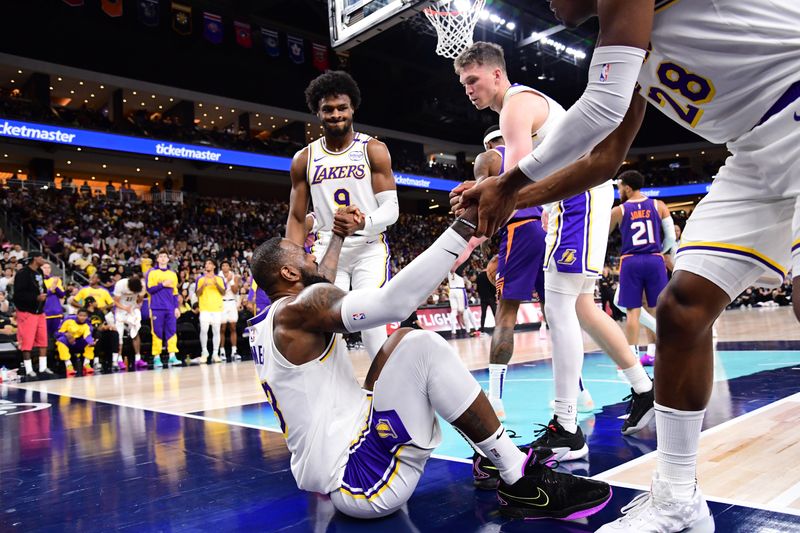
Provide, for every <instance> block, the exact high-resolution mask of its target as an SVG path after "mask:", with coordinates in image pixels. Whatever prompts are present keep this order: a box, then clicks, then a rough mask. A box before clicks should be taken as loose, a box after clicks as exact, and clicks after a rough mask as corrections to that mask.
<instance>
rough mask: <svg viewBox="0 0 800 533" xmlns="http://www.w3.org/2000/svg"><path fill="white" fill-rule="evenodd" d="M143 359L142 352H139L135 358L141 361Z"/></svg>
mask: <svg viewBox="0 0 800 533" xmlns="http://www.w3.org/2000/svg"><path fill="white" fill-rule="evenodd" d="M141 359H142V354H140V353H137V354H136V355H135V356H134V360H135V361H140V360H141Z"/></svg>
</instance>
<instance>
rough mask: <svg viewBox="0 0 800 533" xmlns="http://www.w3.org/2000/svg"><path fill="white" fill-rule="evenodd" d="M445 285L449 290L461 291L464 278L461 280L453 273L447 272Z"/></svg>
mask: <svg viewBox="0 0 800 533" xmlns="http://www.w3.org/2000/svg"><path fill="white" fill-rule="evenodd" d="M447 285H448V286H449V287H450V289H463V288H464V278H462V277H461V276H459V275H458V274H456V273H455V272H449V273H448V274H447Z"/></svg>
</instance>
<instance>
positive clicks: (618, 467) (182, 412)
mask: <svg viewBox="0 0 800 533" xmlns="http://www.w3.org/2000/svg"><path fill="white" fill-rule="evenodd" d="M717 330H718V345H719V346H720V349H721V350H725V351H727V352H729V353H732V352H737V351H741V352H743V353H744V352H747V350H748V349H757V350H759V351H753V352H752V353H753V354H754V355H753V357H762V358H763V357H766V356H765V355H764V354H770V353H779V352H778V351H775V352H772V351H771V350H780V353H782V354H783V355H782V356H783V357H784V360H785V361H787V362H788V364H787V365H784V367H783V368H779V369H771V370H769V371H767V372H766V373H765V372H759V367H758V365H759V364H760V363H759V361H755V360H754V361H752V366H753V369H754V371H753V372H752V373H751V374H752V375H748V376H745V377H741V376H740V377H737V378H736V379H730V380H728V379H726V377H725V376H717V379H718V380H717V383H716V384H715V393H714V397H713V398H712V402H716V403H715V405H714V406H713V407H712V406H710V407H709V411H711V410H712V408H713V409H714V411H715V415H714V416H713V417H707V418H714V419H716V422H714V424H715V425H714V426H713V427H710V428H708V429H705V431H704V432H703V435H702V437H701V445H700V457H699V465H700V466H699V470H698V479H699V481H700V484H701V487H702V488H703V491H704V493H705V495H706V496H707V498H708V499H709V500H710V501H711V502H716V504H718V505H724V506H727V507H725V509H728V508H730V509H734V508H735V509H748V510H749V511H748V512H752V513H758V512H766V513H768V516H778V517H780V520H778V521H777V522H775V523H776V524H780V525H781V526H780V527H779V528H777V530H785V529H784V528H785V527H786V524H793V527H795V528H800V447H798V442H800V429H798V427H800V426H798V420H800V385H798V384H797V380H796V379H793V376H794V375H795V374H796V373H797V372H798V371H800V327H798V325H797V323H796V322H795V319H794V315H793V314H792V312H791V309H789V308H780V309H775V308H768V309H749V310H736V311H730V312H726V313H725V314H724V315H723V316H722V317H721V319H720V320H719V321H718V324H717ZM450 343H451V344H452V345H453V346H454V347H455V348H456V350H457V351H458V353H459V354H460V355H461V357H462V359H463V360H464V362H465V363H466V364H467V366H468V367H469V368H470V369H471V370H473V371H474V372H475V373H476V377H478V376H480V375H483V374H482V373H485V369H486V366H487V363H488V350H489V343H490V337H488V336H487V337H481V338H475V339H474V338H469V339H457V340H452V341H450ZM739 346H743V347H745V348H743V349H742V350H738V348H737V347H739ZM747 346H750V348H747ZM753 347H755V348H753ZM585 349H586V351H587V352H593V351H596V346H594V345H593V343H592V342H591V341H590V340H588V339H585ZM549 354H550V346H549V340H548V338H547V335H544V336H540V333H539V332H538V331H522V332H518V333H517V334H516V350H515V357H514V360H513V361H512V363H515V364H517V365H519V366H528V365H530V364H535V363H536V362H543V363H547V359H549ZM755 354H758V355H755ZM739 355H741V354H739ZM350 356H351V357H352V358H353V361H354V366H355V368H356V372H357V374H358V375H359V378H363V376H364V375H365V373H366V370H367V365H368V358H367V356H366V354H365V353H363V352H360V351H355V352H350ZM795 356H796V357H795ZM594 357H601V359H602V356H594ZM787 357H788V359H786V358H787ZM740 358H742V357H740ZM744 359H745V361H746V360H747V355H746V354H745V355H744ZM479 380H480V378H479ZM742 380H745V381H742ZM747 380H750V381H747ZM522 381H525V380H522ZM529 381H535V380H529ZM590 388H591V385H590ZM2 390H3V398H12V397H16V398H17V399H16V400H11V401H16V402H19V401H20V399H24V400H25V401H26V402H29V403H30V402H33V403H36V402H37V399H38V401H39V402H45V401H46V402H48V403H50V404H52V405H53V407H54V408H55V407H56V406H58V405H59V404H63V405H65V406H66V405H67V404H70V403H71V402H75V401H78V402H81V401H85V402H89V403H87V404H86V405H91V404H92V403H94V404H102V405H108V406H109V407H108V408H109V409H111V408H119V409H123V411H122V412H123V413H128V414H126V415H125V417H127V418H126V420H128V419H131V417H132V418H134V419H135V418H136V416H140V415H136V416H134V415H132V414H131V413H144V415H143V416H144V417H145V419H147V418H148V417H150V416H156V417H161V416H162V415H163V416H167V415H170V416H171V417H172V418H170V419H175V420H177V421H178V422H175V423H179V424H180V425H181V427H187V426H186V425H187V424H190V422H189V421H190V420H193V421H194V422H191V423H192V424H194V423H197V424H202V425H204V426H205V427H206V429H205V431H206V433H208V435H207V436H210V435H212V434H213V435H217V436H223V435H225V434H230V439H232V440H231V441H230V442H228V444H226V445H225V447H224V448H225V449H226V450H228V448H231V447H233V448H231V449H230V450H228V451H227V452H224V453H223V452H220V451H219V450H218V452H219V453H223V454H227V453H234V454H235V453H236V452H235V447H236V446H235V443H236V442H238V441H239V439H241V438H244V437H234V436H235V435H237V434H238V433H237V432H240V431H244V430H245V429H247V430H250V431H256V432H257V433H258V432H260V433H261V434H263V435H265V438H261V439H260V440H261V441H262V442H263V443H265V444H264V446H266V447H267V448H268V449H269V450H271V451H269V452H263V453H267V455H268V457H269V458H270V460H271V461H278V463H280V462H282V461H286V464H285V465H284V466H283V468H287V467H288V456H287V454H286V452H285V446H284V445H283V444H282V439H281V438H280V435H279V434H277V433H275V429H274V428H270V427H265V426H261V425H260V424H257V423H252V422H247V421H243V419H241V418H236V417H234V416H231V415H230V413H232V412H238V411H239V410H246V409H260V408H262V407H261V406H263V405H264V404H265V398H264V394H263V391H262V390H261V387H260V386H259V383H258V380H257V378H256V375H255V371H254V368H253V366H252V363H251V362H250V361H244V362H241V363H229V364H217V365H201V366H192V367H186V368H173V369H165V370H160V371H144V372H129V373H118V374H107V375H98V376H92V377H86V378H73V379H61V380H51V381H42V382H35V383H29V384H14V385H11V386H4V387H3V388H2ZM15 390H16V391H18V392H16V393H14V392H13V391H15ZM15 395H16V396H15ZM9 401H10V400H8V399H6V402H9ZM65 402H66V403H65ZM753 402H757V403H756V404H754V403H753ZM81 405H84V404H83V403H82V404H81ZM754 405H757V407H753V406H754ZM92 409H95V408H92ZM97 409H99V406H98V407H97ZM620 409H621V404H620V405H612V406H608V407H603V410H602V412H598V413H597V415H593V418H592V419H591V422H590V423H591V424H593V425H596V429H595V432H594V435H592V437H591V438H592V439H593V440H590V441H589V442H590V448H592V449H600V448H601V445H600V444H599V443H601V442H604V440H603V439H606V442H607V446H609V447H610V448H611V453H610V455H609V453H608V450H605V451H604V452H603V453H605V454H606V456H605V457H599V456H598V458H594V457H592V459H591V466H590V467H589V468H588V474H589V475H592V476H594V477H597V478H599V479H603V480H605V481H607V482H609V483H610V484H612V486H613V487H615V492H618V493H619V494H620V498H623V496H624V497H625V498H627V499H630V498H629V496H630V494H632V493H631V492H630V491H629V489H633V490H644V489H646V488H647V487H648V485H649V482H650V476H651V473H652V471H653V468H654V461H655V452H654V449H655V439H654V431H652V432H651V433H649V434H648V435H647V436H646V437H645V438H643V439H642V440H641V441H639V442H638V443H637V442H634V441H631V440H629V439H628V438H625V439H620V437H619V435H618V429H613V431H609V432H608V433H605V432H606V429H603V428H605V427H606V426H607V425H608V424H610V423H614V421H615V420H616V418H617V416H618V414H619V413H620ZM82 412H83V413H84V414H83V415H81V416H80V417H79V418H78V419H76V420H72V421H71V422H70V423H69V426H68V427H70V428H72V429H73V430H77V428H81V427H85V426H87V425H89V426H91V425H92V423H93V422H92V416H91V415H87V414H86V412H85V411H82ZM93 412H94V411H93ZM148 413H149V414H148ZM719 413H722V414H721V415H720V414H719ZM22 416H27V415H22ZM595 416H596V419H595V418H594V417H595ZM10 418H12V417H10V416H6V417H0V419H5V420H4V421H3V422H7V421H8V419H10ZM18 418H22V417H18ZM158 419H160V418H158ZM181 419H183V420H185V422H180V420H181ZM140 425H146V424H145V423H144V422H140ZM0 427H2V426H0ZM265 430H266V433H264V431H265ZM6 431H9V432H12V431H14V428H12V427H10V426H8V427H5V428H4V440H5V438H6V436H7V435H13V433H6ZM117 431H119V432H125V431H126V427H125V425H124V424H121V425H120V426H119V427H118V428H117ZM609 435H613V437H611V436H609ZM118 438H119V439H122V436H119V437H118ZM214 438H215V439H216V438H217V437H214ZM226 442H227V440H226ZM614 442H619V443H620V444H619V445H616V444H614ZM631 442H634V446H632V445H631ZM178 444H179V449H175V450H173V451H174V452H175V453H176V454H177V455H176V456H175V458H176V461H178V462H177V463H175V464H171V465H169V466H167V463H169V461H167V460H165V459H164V457H161V459H159V460H158V463H159V464H161V465H162V466H163V468H162V470H163V475H164V476H166V478H165V481H164V482H169V481H170V480H171V481H177V480H180V479H183V477H185V476H188V478H190V477H191V472H190V471H189V470H190V469H189V466H188V465H186V464H185V458H183V453H182V452H181V451H180V448H181V447H182V446H186V447H187V450H188V448H189V447H190V445H189V441H188V438H187V437H186V436H184V437H182V438H181V440H180V442H179V443H178ZM267 444H268V446H267ZM20 446H21V447H24V445H23V444H20ZM111 446H112V447H113V446H114V444H113V442H112V444H111ZM615 446H619V447H618V448H616V450H617V451H614V449H615ZM154 449H155V450H159V449H160V448H159V446H157V445H155V448H154ZM631 450H633V452H631ZM162 451H163V450H162ZM19 453H20V454H23V455H24V450H23V449H20V450H19ZM86 453H90V454H91V453H92V450H90V449H88V448H87V449H86ZM161 453H162V452H159V454H161ZM187 453H188V452H187ZM211 453H212V455H213V454H214V453H216V452H211ZM590 456H591V454H590ZM0 457H4V461H3V470H2V471H3V474H4V477H5V476H7V475H10V474H12V473H13V471H14V469H15V466H14V464H13V461H9V460H8V457H9V455H8V454H7V453H6V454H5V455H3V454H0ZM137 457H138V456H137ZM453 459H455V460H456V464H462V463H464V462H466V461H464V459H463V458H462V459H460V460H459V459H458V458H453ZM443 462H444V463H447V462H449V461H443ZM437 464H438V463H437ZM462 466H463V467H465V468H466V470H465V472H464V477H465V478H466V479H469V469H468V466H467V465H464V464H462ZM176 469H177V470H176ZM431 470H432V471H433V472H435V471H437V470H436V468H431ZM577 473H580V472H577ZM426 475H428V474H427V472H426ZM182 476H183V477H182ZM448 479H449V478H448ZM290 481H291V480H289V482H290ZM209 482H210V481H209ZM101 483H102V481H101ZM281 483H282V484H284V485H285V484H286V480H285V479H283V480H282V481H281ZM446 483H451V482H446ZM290 489H291V487H288V488H286V490H290ZM626 491H627V492H626ZM297 497H298V498H301V496H299V495H298V496H297ZM414 502H415V500H414V499H412V501H411V502H410V503H409V507H410V508H411V509H413V506H414ZM624 503H625V501H623V500H622V499H621V500H620V501H619V505H618V506H617V507H616V508H615V509H614V510H613V512H618V507H619V506H621V505H623V504H624ZM712 510H714V512H715V513H718V512H719V511H718V510H715V509H712ZM609 516H610V515H609ZM609 516H606V518H609ZM731 516H732V515H731ZM753 520H764V517H763V516H760V515H759V517H756V516H755V515H754V518H753ZM767 521H768V522H769V520H767ZM743 523H745V522H743ZM592 524H594V525H595V526H596V525H597V523H595V522H591V521H590V523H589V525H592ZM589 525H587V526H586V527H587V528H589V529H591V528H590V527H589ZM464 527H465V528H466V530H477V529H476V527H475V524H472V525H469V524H468V523H467V522H465V523H464ZM0 529H2V528H0ZM176 529H181V528H180V527H178V528H176ZM234 529H235V528H234ZM267 529H269V528H267ZM422 529H424V528H422ZM297 530H304V529H303V528H300V529H297ZM553 530H560V529H553ZM570 530H571V531H574V530H575V529H570ZM579 530H583V529H582V528H579ZM718 530H719V531H722V530H723V529H721V528H720V522H719V520H718ZM724 530H726V531H727V530H731V531H732V530H737V528H735V527H734V528H733V529H727V528H726V529H724ZM740 530H742V531H744V529H740ZM3 531H5V529H3Z"/></svg>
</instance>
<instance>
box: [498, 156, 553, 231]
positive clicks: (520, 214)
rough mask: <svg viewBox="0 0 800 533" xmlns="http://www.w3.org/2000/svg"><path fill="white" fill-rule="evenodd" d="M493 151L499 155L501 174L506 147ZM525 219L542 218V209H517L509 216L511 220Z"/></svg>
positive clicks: (504, 163) (504, 167)
mask: <svg viewBox="0 0 800 533" xmlns="http://www.w3.org/2000/svg"><path fill="white" fill-rule="evenodd" d="M495 150H497V151H498V152H499V153H500V173H501V174H502V173H503V172H505V169H506V147H505V146H498V147H497V148H495ZM526 218H542V208H541V207H538V206H535V207H525V208H523V209H517V210H516V211H515V212H514V214H513V215H511V220H523V219H526Z"/></svg>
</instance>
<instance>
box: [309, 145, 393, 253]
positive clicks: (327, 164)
mask: <svg viewBox="0 0 800 533" xmlns="http://www.w3.org/2000/svg"><path fill="white" fill-rule="evenodd" d="M369 140H370V137H369V135H364V134H363V133H355V135H354V137H353V142H352V143H351V144H350V146H348V147H347V148H345V149H344V150H342V151H341V152H333V151H331V150H328V149H327V148H326V147H325V138H324V137H321V138H319V139H317V140H316V141H314V142H312V143H311V144H309V145H308V167H307V169H306V179H307V180H308V185H309V188H310V190H311V201H312V203H313V204H314V215H315V216H316V217H317V223H318V225H319V226H318V227H319V232H318V238H319V239H320V240H322V241H326V242H327V241H328V239H329V237H330V234H331V230H332V229H333V216H334V214H335V213H336V211H337V210H338V209H339V208H340V207H342V206H348V205H355V206H358V208H359V209H360V210H361V212H362V213H364V214H367V215H368V214H370V213H371V212H373V211H374V210H376V209H377V208H378V201H377V200H376V199H375V192H374V191H373V189H372V171H371V170H370V166H369V157H368V155H367V143H368V142H369ZM385 230H386V228H374V229H373V230H371V231H370V232H369V233H366V232H364V231H358V232H356V234H355V235H353V236H351V237H348V238H347V239H345V244H354V243H355V242H356V241H363V240H365V238H368V237H374V236H375V235H379V234H380V233H382V232H383V231H385Z"/></svg>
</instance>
